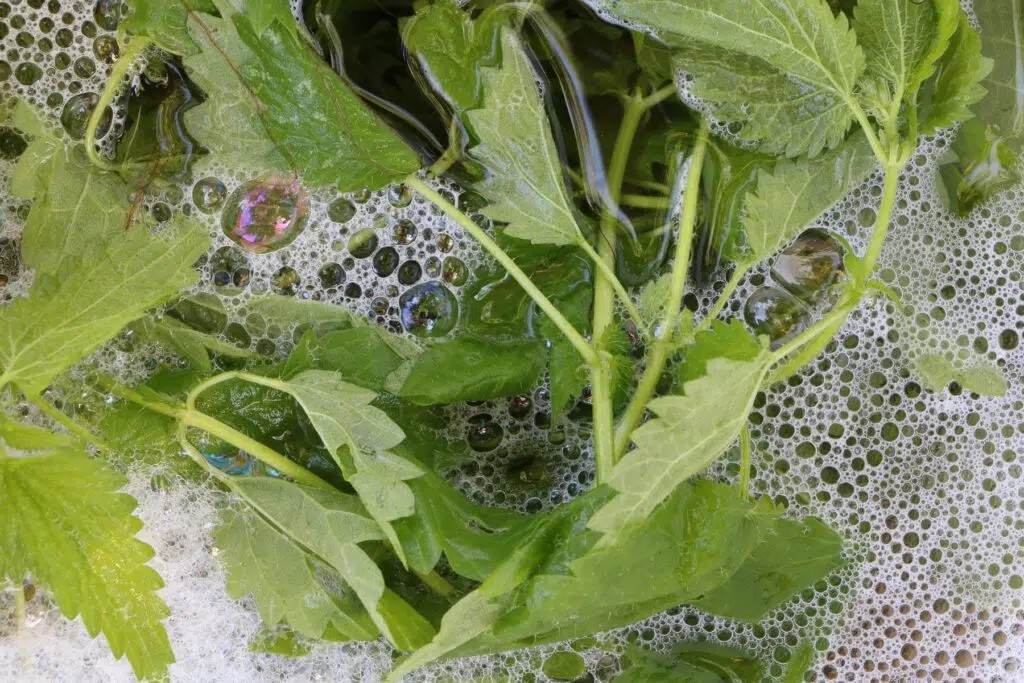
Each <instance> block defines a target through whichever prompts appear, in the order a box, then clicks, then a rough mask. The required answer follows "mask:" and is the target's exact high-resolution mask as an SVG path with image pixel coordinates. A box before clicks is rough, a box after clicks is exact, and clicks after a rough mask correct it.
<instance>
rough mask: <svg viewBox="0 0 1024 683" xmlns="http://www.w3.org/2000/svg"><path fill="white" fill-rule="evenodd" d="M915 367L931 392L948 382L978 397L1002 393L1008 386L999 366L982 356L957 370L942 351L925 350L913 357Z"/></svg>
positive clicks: (943, 386)
mask: <svg viewBox="0 0 1024 683" xmlns="http://www.w3.org/2000/svg"><path fill="white" fill-rule="evenodd" d="M914 368H915V369H916V370H917V373H918V374H919V375H920V376H921V381H922V382H923V383H924V385H925V387H927V388H928V389H930V390H932V391H942V390H943V389H945V388H946V387H947V386H949V383H950V382H957V383H958V384H960V385H961V386H963V387H964V388H965V389H967V390H968V391H973V392H974V393H976V394H980V395H981V396H1004V395H1006V390H1007V388H1008V385H1007V382H1006V377H1005V375H1003V371H1002V370H1000V369H999V366H997V365H994V364H992V363H989V362H988V361H986V360H984V359H979V360H975V361H974V362H973V363H972V364H971V365H969V366H968V367H966V368H964V369H960V368H958V367H957V366H956V365H954V364H953V361H952V360H950V359H949V358H948V357H946V356H945V355H943V354H941V353H925V354H922V355H920V356H918V357H917V358H915V359H914Z"/></svg>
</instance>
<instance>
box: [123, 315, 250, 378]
mask: <svg viewBox="0 0 1024 683" xmlns="http://www.w3.org/2000/svg"><path fill="white" fill-rule="evenodd" d="M132 330H133V332H135V333H136V334H137V335H138V336H139V337H140V338H142V339H147V338H148V339H152V340H153V341H155V342H158V343H160V344H162V345H164V346H165V347H167V348H168V349H169V350H171V351H173V352H175V353H177V354H178V355H179V356H181V357H182V358H184V359H185V360H187V361H188V362H189V363H191V364H192V365H193V366H195V367H196V368H197V369H198V370H200V371H202V372H206V373H208V372H211V371H212V370H213V363H212V362H211V360H210V356H211V355H214V356H224V357H226V358H237V359H240V360H251V359H253V358H254V357H255V355H254V354H253V353H252V352H251V351H249V350H248V349H242V348H239V347H237V346H235V345H234V344H229V343H228V342H226V341H222V340H221V339H219V338H217V337H215V336H214V335H211V334H207V333H205V332H200V331H198V330H194V329H192V328H191V327H189V326H188V325H186V324H185V323H183V322H180V321H178V320H175V319H174V318H169V317H162V318H160V319H154V318H143V319H142V320H139V321H138V322H137V323H136V324H135V325H133V326H132Z"/></svg>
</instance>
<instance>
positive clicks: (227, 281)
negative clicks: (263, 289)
mask: <svg viewBox="0 0 1024 683" xmlns="http://www.w3.org/2000/svg"><path fill="white" fill-rule="evenodd" d="M209 267H210V271H211V273H212V279H213V286H214V287H216V288H217V289H218V290H222V291H221V293H224V294H230V293H233V292H234V291H237V290H240V289H242V288H244V287H245V286H246V285H247V284H249V278H250V277H251V271H250V270H249V261H248V260H247V259H246V258H245V255H244V254H243V253H242V252H240V251H239V250H238V249H235V248H234V247H221V248H220V249H218V250H217V251H215V252H214V253H213V256H212V257H210V266H209Z"/></svg>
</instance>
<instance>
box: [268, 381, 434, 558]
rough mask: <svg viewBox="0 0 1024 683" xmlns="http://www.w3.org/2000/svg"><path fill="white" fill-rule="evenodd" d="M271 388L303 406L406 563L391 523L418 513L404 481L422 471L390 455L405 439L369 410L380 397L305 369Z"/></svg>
mask: <svg viewBox="0 0 1024 683" xmlns="http://www.w3.org/2000/svg"><path fill="white" fill-rule="evenodd" d="M268 386H272V387H273V388H275V389H278V390H279V391H283V392H285V393H288V394H291V395H292V396H293V397H295V400H296V401H298V402H299V405H300V406H302V409H303V410H304V411H305V413H306V415H307V416H308V417H309V420H310V422H312V423H313V428H314V429H316V431H317V434H319V435H320V438H321V439H322V440H323V442H324V445H325V446H326V447H327V450H328V451H329V452H330V453H331V456H332V457H334V459H335V460H336V461H337V463H338V466H339V467H340V468H341V471H342V473H343V474H344V475H345V479H346V480H347V481H348V483H349V484H351V485H352V487H353V488H354V489H355V490H356V493H358V494H359V497H360V498H361V499H362V501H363V503H364V504H365V505H366V508H367V510H369V511H370V514H371V515H372V516H373V518H374V519H375V520H377V522H378V523H379V524H380V526H381V529H383V531H384V535H385V536H387V538H388V540H389V541H391V543H392V545H393V546H394V549H395V553H396V554H397V555H398V556H399V558H400V559H402V561H403V562H405V557H404V555H403V552H402V546H401V543H399V540H398V536H397V534H396V533H395V530H394V528H393V527H392V526H391V522H392V521H393V520H396V519H401V518H402V517H408V516H409V515H412V514H413V512H414V511H415V509H416V504H415V497H414V496H413V493H412V490H411V489H410V488H409V486H408V485H407V484H406V483H405V481H406V480H408V479H415V478H416V477H418V476H420V475H422V474H423V470H422V468H420V467H419V466H418V465H415V464H413V463H411V462H409V461H408V460H405V459H404V458H401V457H399V456H397V455H395V454H394V453H392V452H390V449H391V448H393V447H395V446H397V445H398V444H400V443H401V442H402V440H403V439H404V438H405V434H404V433H403V432H402V430H401V429H400V428H399V427H398V425H396V424H395V423H394V422H392V421H391V419H390V418H389V417H388V416H387V414H386V413H385V412H384V411H382V410H380V409H379V408H376V407H374V406H372V405H370V403H371V402H372V401H373V400H374V399H375V398H377V394H376V393H374V392H372V391H369V390H367V389H363V388H361V387H357V386H356V385H354V384H349V383H347V382H345V381H343V380H342V379H341V375H339V374H338V373H336V372H328V371H324V370H306V371H305V372H302V373H299V374H298V375H296V376H295V377H293V378H292V379H290V380H289V381H287V382H283V381H271V382H270V383H268Z"/></svg>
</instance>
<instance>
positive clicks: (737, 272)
mask: <svg viewBox="0 0 1024 683" xmlns="http://www.w3.org/2000/svg"><path fill="white" fill-rule="evenodd" d="M749 270H750V266H748V265H746V264H737V265H736V267H735V268H734V269H733V271H732V275H731V276H730V277H729V281H728V282H726V283H725V289H723V290H722V293H721V294H719V295H718V300H717V301H715V305H714V306H712V307H711V310H709V311H708V314H707V315H706V316H704V319H703V320H701V321H700V324H698V325H697V326H696V327H694V328H693V332H692V333H691V335H690V336H693V335H695V334H697V333H698V332H703V331H705V330H707V329H708V328H709V327H711V323H713V322H715V320H717V319H718V316H719V315H720V314H721V313H722V311H723V310H725V306H726V304H728V303H729V299H731V298H732V295H733V292H735V291H736V288H737V287H739V286H740V282H742V280H743V277H744V276H745V275H746V274H747V272H748V271H749Z"/></svg>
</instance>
